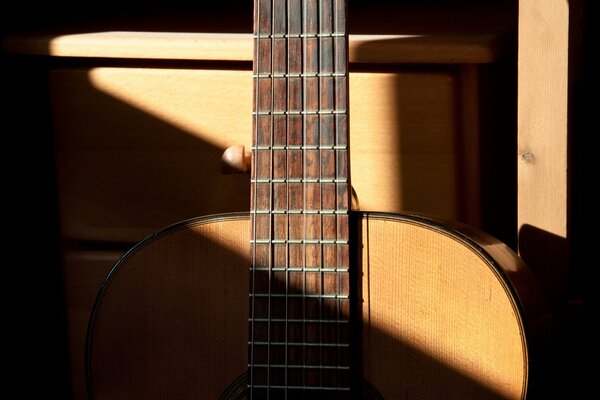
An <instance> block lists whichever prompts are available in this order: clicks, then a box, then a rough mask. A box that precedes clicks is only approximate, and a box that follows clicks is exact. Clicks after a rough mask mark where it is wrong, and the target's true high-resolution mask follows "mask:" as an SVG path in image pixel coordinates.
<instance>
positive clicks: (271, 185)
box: [267, 0, 276, 400]
mask: <svg viewBox="0 0 600 400" xmlns="http://www.w3.org/2000/svg"><path fill="white" fill-rule="evenodd" d="M270 14H271V15H270V16H271V21H270V22H271V32H270V33H271V38H270V41H271V60H270V64H271V78H270V79H271V107H270V108H271V112H273V111H275V78H274V73H275V40H276V39H275V38H274V37H273V34H274V33H275V0H272V1H271V12H270ZM269 118H270V127H269V133H270V135H269V136H270V142H271V143H270V145H271V149H270V150H269V177H270V181H271V182H270V183H269V210H273V209H274V201H273V197H274V195H273V192H274V190H275V183H274V182H273V179H274V178H275V168H274V165H273V164H274V162H275V157H274V153H275V151H274V150H273V146H274V145H275V115H273V114H272V115H270V116H269ZM273 219H274V218H273V213H269V297H268V298H269V300H268V304H267V307H268V311H267V315H268V322H267V387H269V386H270V384H271V356H272V354H271V293H272V291H273V279H274V277H273V274H274V272H273V251H274V245H273ZM270 398H271V389H270V388H269V389H267V400H269V399H270Z"/></svg>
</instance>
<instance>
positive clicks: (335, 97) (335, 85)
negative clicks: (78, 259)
mask: <svg viewBox="0 0 600 400" xmlns="http://www.w3.org/2000/svg"><path fill="white" fill-rule="evenodd" d="M334 1H335V5H334V7H333V31H335V32H339V31H338V26H339V20H338V18H339V10H338V8H339V1H337V0H333V1H332V2H334ZM344 33H345V32H344ZM332 48H333V50H332V53H333V54H337V52H338V51H339V49H338V43H337V41H336V40H333V43H332ZM332 64H333V70H334V71H335V73H338V72H339V71H338V65H337V64H338V60H337V57H334V58H333V63H332ZM333 79H334V82H333V107H332V108H333V109H334V110H335V109H337V107H338V100H339V99H338V84H339V79H338V78H333ZM333 118H334V132H335V134H334V136H335V144H336V145H339V142H340V140H339V139H340V138H339V128H340V127H339V123H338V122H339V121H338V118H339V117H337V116H335V115H334V117H333ZM338 151H339V150H336V151H335V155H334V159H335V177H336V178H339V162H338ZM342 151H344V150H342ZM334 185H335V208H336V210H338V209H339V199H338V185H340V184H339V183H335V184H334ZM335 219H336V221H335V237H336V239H339V231H338V224H339V219H341V217H339V216H338V215H337V214H336V217H335ZM341 246H343V245H341ZM335 253H336V260H335V264H336V266H339V265H340V245H336V252H335ZM336 275H337V276H336V278H337V280H338V282H337V283H338V284H337V292H338V293H337V294H339V287H340V285H339V277H340V274H336ZM335 306H336V319H337V320H338V321H339V320H340V318H341V315H340V300H339V299H337V300H336V302H335ZM336 344H337V345H338V347H337V365H338V367H339V366H340V351H341V350H340V348H339V344H340V324H339V323H338V324H337V329H336ZM337 374H338V377H337V378H338V379H337V380H338V388H339V387H340V386H341V385H340V378H341V371H340V370H339V369H338V371H337Z"/></svg>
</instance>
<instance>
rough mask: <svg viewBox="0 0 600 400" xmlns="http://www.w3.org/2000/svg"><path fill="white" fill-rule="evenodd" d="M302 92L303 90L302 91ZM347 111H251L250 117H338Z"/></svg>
mask: <svg viewBox="0 0 600 400" xmlns="http://www.w3.org/2000/svg"><path fill="white" fill-rule="evenodd" d="M303 90H304V89H303ZM347 113H348V111H347V110H314V111H300V110H297V111H294V110H292V111H273V110H271V111H253V112H252V115H257V116H258V115H302V116H306V115H330V114H333V115H338V114H347Z"/></svg>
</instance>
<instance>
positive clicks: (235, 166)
mask: <svg viewBox="0 0 600 400" xmlns="http://www.w3.org/2000/svg"><path fill="white" fill-rule="evenodd" d="M251 159H252V154H251V153H246V151H245V149H244V146H241V145H236V146H231V147H228V148H227V149H225V151H224V152H223V155H222V156H221V172H222V173H223V174H244V173H247V172H249V171H250V162H251Z"/></svg>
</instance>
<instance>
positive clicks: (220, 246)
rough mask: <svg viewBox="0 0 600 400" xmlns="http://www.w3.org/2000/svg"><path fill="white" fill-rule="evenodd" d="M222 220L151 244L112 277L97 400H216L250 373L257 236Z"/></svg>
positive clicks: (95, 354)
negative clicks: (253, 240) (252, 243)
mask: <svg viewBox="0 0 600 400" xmlns="http://www.w3.org/2000/svg"><path fill="white" fill-rule="evenodd" d="M220 221H221V223H219V224H216V223H203V222H200V223H197V224H193V225H190V226H187V227H186V228H187V229H175V230H171V231H170V232H169V234H168V235H163V236H162V237H161V238H160V239H161V240H154V239H155V238H153V240H151V241H150V242H146V243H144V244H143V245H142V246H141V247H138V249H137V251H135V252H133V253H130V254H129V255H128V257H127V258H126V259H125V260H124V261H123V265H122V266H121V268H120V269H119V271H118V272H117V273H116V275H114V276H112V277H111V283H110V286H109V289H108V291H107V292H106V293H105V294H104V297H103V301H102V308H101V309H100V312H99V313H98V314H97V315H96V318H95V328H94V331H93V337H92V343H93V347H92V350H93V351H92V354H91V365H92V367H93V369H92V373H93V380H92V384H93V388H94V391H93V393H94V399H96V400H99V399H131V398H139V399H153V398H154V399H158V398H180V399H190V398H201V399H216V398H218V396H219V395H220V394H221V393H222V392H223V391H224V390H225V388H226V387H227V386H228V385H229V384H230V383H231V382H232V381H233V380H234V379H235V378H237V377H238V376H239V375H241V374H242V373H243V372H244V371H245V370H246V367H247V362H246V355H247V346H248V344H247V340H248V332H247V322H246V321H247V319H248V270H249V268H248V267H249V259H248V255H249V254H250V251H249V247H248V246H249V242H248V232H249V230H250V229H249V225H248V220H247V219H243V220H240V219H234V220H225V221H223V220H220ZM204 222H206V221H204ZM209 222H210V221H209Z"/></svg>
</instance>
